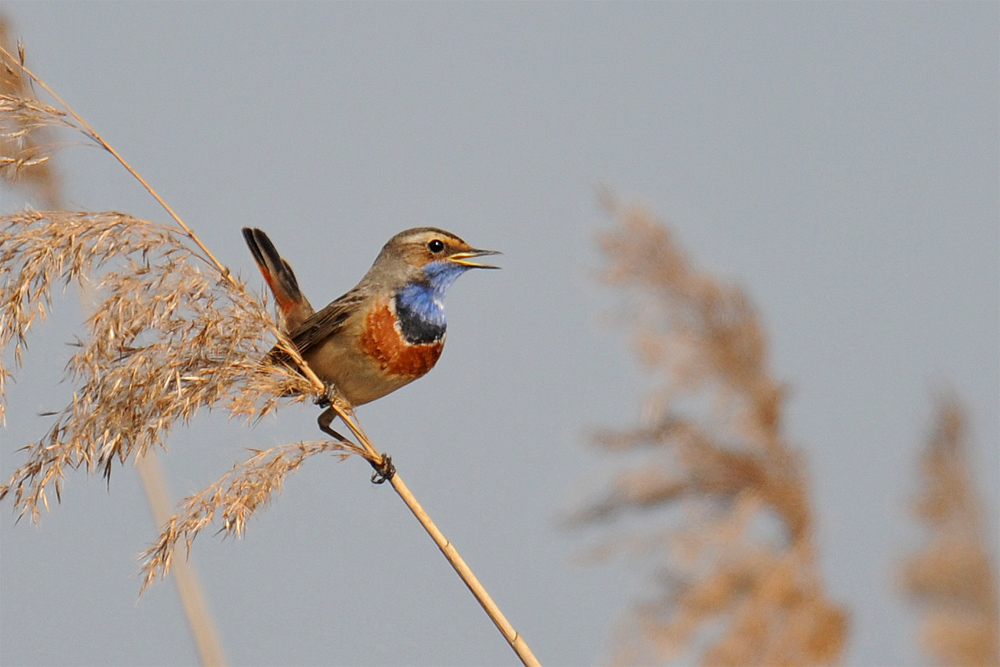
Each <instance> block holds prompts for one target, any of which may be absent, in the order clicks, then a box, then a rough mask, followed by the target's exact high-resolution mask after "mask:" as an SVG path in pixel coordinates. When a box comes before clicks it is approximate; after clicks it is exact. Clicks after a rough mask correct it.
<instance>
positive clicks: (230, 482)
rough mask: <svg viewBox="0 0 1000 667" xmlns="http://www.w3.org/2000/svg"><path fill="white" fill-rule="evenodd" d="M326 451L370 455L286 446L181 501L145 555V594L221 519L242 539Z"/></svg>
mask: <svg viewBox="0 0 1000 667" xmlns="http://www.w3.org/2000/svg"><path fill="white" fill-rule="evenodd" d="M324 452H329V453H339V456H340V458H341V459H344V458H347V457H348V456H350V455H351V454H357V455H359V456H362V457H364V456H365V452H364V450H363V449H362V448H361V447H359V446H357V445H355V444H353V443H351V442H349V441H346V440H344V441H340V442H337V441H333V440H319V441H315V442H297V443H294V444H288V445H281V446H279V447H273V448H271V449H267V450H264V451H257V452H256V453H255V455H254V456H252V457H250V458H249V459H247V460H246V461H243V462H242V463H238V464H237V465H235V466H233V469H232V470H230V471H229V472H228V473H226V474H225V475H223V476H222V477H221V478H219V479H218V480H216V481H215V482H214V483H213V484H212V485H211V486H209V487H208V488H207V489H205V490H204V491H201V492H200V493H196V494H194V495H191V496H188V497H187V498H185V499H184V500H182V501H181V502H180V511H179V513H178V514H177V515H175V516H174V517H172V518H171V519H170V520H169V521H168V522H167V524H166V525H165V526H163V528H162V532H161V533H160V537H159V538H158V539H157V541H156V543H155V544H154V545H153V546H152V547H150V548H149V549H148V550H147V551H146V552H145V553H144V554H143V566H142V570H143V574H144V576H143V583H142V591H144V590H145V589H146V587H147V586H148V585H149V584H151V583H152V582H153V581H154V580H155V579H156V577H157V575H159V576H160V577H163V576H166V574H167V572H168V571H169V569H170V563H171V560H172V558H173V553H174V549H175V548H176V546H177V543H178V542H180V541H183V542H184V544H185V546H186V547H187V551H188V553H190V551H191V542H192V541H193V540H194V538H195V536H196V535H197V534H198V533H199V532H200V531H201V530H202V529H203V528H205V527H206V526H207V525H208V524H210V523H211V522H212V521H213V520H214V519H215V515H216V514H219V515H221V517H222V528H220V532H225V533H226V534H227V535H234V536H239V535H242V534H243V530H244V529H245V528H246V522H247V519H248V518H249V517H250V515H252V514H253V513H254V511H256V510H257V509H258V508H260V507H263V506H264V505H266V504H267V503H269V502H270V501H271V498H272V496H273V495H274V494H275V493H277V492H278V491H280V490H281V484H282V482H283V481H284V478H285V477H286V476H287V475H289V474H290V473H292V472H294V471H295V470H297V469H298V467H299V466H300V465H302V463H303V461H305V460H306V459H307V458H309V457H310V456H314V455H316V454H321V453H324ZM142 591H140V595H141V594H142Z"/></svg>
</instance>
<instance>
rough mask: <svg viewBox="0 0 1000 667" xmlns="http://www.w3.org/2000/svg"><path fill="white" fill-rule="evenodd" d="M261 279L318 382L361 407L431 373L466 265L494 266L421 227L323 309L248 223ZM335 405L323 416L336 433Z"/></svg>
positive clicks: (392, 244)
mask: <svg viewBox="0 0 1000 667" xmlns="http://www.w3.org/2000/svg"><path fill="white" fill-rule="evenodd" d="M243 238H244V239H246V242H247V245H248V246H249V247H250V252H251V253H253V257H254V260H256V262H257V266H258V267H259V268H260V272H261V273H262V274H263V275H264V280H265V281H267V284H268V286H269V287H270V288H271V291H272V292H273V293H274V297H275V300H276V301H277V303H278V308H279V309H280V310H281V312H282V314H283V315H284V318H285V330H286V332H287V333H288V336H289V338H291V341H292V343H294V344H295V346H296V348H298V350H299V353H300V354H301V355H302V357H303V359H305V361H306V362H307V363H308V364H309V367H310V368H311V369H312V370H313V372H314V373H316V375H317V377H319V379H320V380H322V381H323V382H325V383H327V385H328V386H332V387H333V388H335V389H336V390H337V391H338V392H339V393H340V395H341V396H342V397H343V398H344V399H346V400H347V402H348V403H350V404H351V405H352V406H359V405H363V404H364V403H369V402H371V401H374V400H375V399H377V398H381V397H383V396H385V395H386V394H388V393H390V392H393V391H395V390H397V389H399V388H400V387H402V386H404V385H406V384H409V383H410V382H413V381H414V380H416V379H417V378H419V377H421V376H423V375H424V374H426V373H427V372H428V371H429V370H430V369H431V368H433V367H434V364H435V363H437V360H438V358H439V357H440V356H441V350H442V349H443V348H444V339H445V330H446V327H447V320H446V318H445V312H444V297H445V292H447V290H448V288H449V287H450V286H451V284H452V283H454V282H455V280H456V279H457V278H458V277H459V276H460V275H462V274H463V273H465V272H466V271H468V270H469V269H495V268H498V267H496V266H489V265H486V264H477V263H475V262H473V261H471V260H472V259H474V258H476V257H482V256H483V255H495V254H498V253H497V251H495V250H477V249H476V248H473V247H472V246H470V245H469V244H468V243H466V242H465V241H463V240H462V239H460V238H458V237H457V236H455V235H454V234H451V233H449V232H446V231H444V230H441V229H436V228H434V227H417V228H415V229H408V230H406V231H404V232H400V233H399V234H396V235H395V236H393V237H392V238H391V239H389V241H388V243H386V244H385V246H384V247H383V248H382V251H381V252H380V253H379V254H378V257H376V258H375V263H374V264H372V267H371V269H369V270H368V273H366V274H365V277H364V278H362V279H361V282H359V283H358V284H357V286H356V287H354V289H352V290H350V291H349V292H347V293H346V294H344V295H343V296H341V297H340V298H338V299H336V300H334V301H333V302H332V303H331V304H330V305H328V306H327V307H326V308H323V309H322V310H320V311H316V310H314V309H313V307H312V305H310V303H309V300H308V299H306V297H305V295H304V294H302V291H301V290H300V289H299V285H298V281H297V280H296V279H295V274H294V273H293V272H292V267H291V266H289V264H288V262H286V261H285V260H284V259H283V258H282V257H281V256H280V255H279V254H278V251H277V250H276V249H275V247H274V244H272V243H271V240H270V239H269V238H268V237H267V235H266V234H265V233H264V232H263V231H261V230H259V229H251V228H248V227H245V228H244V229H243ZM334 416H335V415H334V413H333V411H332V409H329V408H328V409H327V410H326V411H325V412H324V413H323V414H322V415H320V418H319V423H320V428H321V429H323V431H324V432H326V433H330V434H331V435H334V436H336V437H339V434H337V433H336V432H335V431H331V430H330V428H329V426H330V422H332V420H333V419H334Z"/></svg>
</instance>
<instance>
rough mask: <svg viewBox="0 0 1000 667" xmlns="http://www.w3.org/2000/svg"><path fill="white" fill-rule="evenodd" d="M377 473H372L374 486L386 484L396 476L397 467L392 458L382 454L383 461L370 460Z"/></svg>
mask: <svg viewBox="0 0 1000 667" xmlns="http://www.w3.org/2000/svg"><path fill="white" fill-rule="evenodd" d="M368 462H369V463H371V464H372V468H374V469H375V472H373V473H372V484H385V483H386V482H387V481H389V480H390V479H392V478H393V476H395V474H396V466H394V465H393V464H392V457H390V456H389V455H388V454H382V460H381V461H372V460H369V461H368Z"/></svg>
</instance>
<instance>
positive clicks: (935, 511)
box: [899, 397, 1000, 667]
mask: <svg viewBox="0 0 1000 667" xmlns="http://www.w3.org/2000/svg"><path fill="white" fill-rule="evenodd" d="M965 423H966V417H965V414H964V412H963V410H962V407H961V405H960V404H959V403H958V401H957V400H956V399H955V398H953V397H947V398H939V399H938V405H937V417H936V423H935V425H934V429H933V432H932V434H931V436H930V437H929V438H928V441H927V447H926V449H925V450H924V454H923V461H922V466H921V468H922V473H923V488H922V490H921V492H920V494H919V495H918V496H917V497H916V498H915V502H914V512H915V514H916V515H917V517H918V518H920V519H921V520H922V521H923V522H924V523H925V524H926V525H927V528H928V531H929V537H930V539H929V541H928V543H927V545H926V546H925V547H924V549H923V550H921V551H920V552H919V553H917V554H916V555H914V556H913V557H911V558H910V559H909V560H908V561H907V562H905V563H904V564H903V565H902V566H901V568H900V573H899V574H900V583H901V587H902V589H903V590H904V591H905V592H906V593H907V594H908V595H909V597H910V598H911V599H912V600H913V601H914V602H915V603H917V604H919V605H920V606H921V607H923V608H924V610H925V614H924V618H923V621H922V623H921V627H920V636H921V641H922V643H923V646H924V650H925V651H927V653H928V654H930V655H931V656H933V657H934V659H935V660H937V662H938V663H939V664H942V665H969V666H970V667H971V666H973V665H983V666H986V665H1000V616H998V606H1000V600H998V597H1000V594H998V591H997V573H996V568H995V565H994V563H993V562H992V560H991V558H990V549H989V548H988V547H987V537H986V531H985V525H986V524H985V523H984V520H985V518H986V517H985V516H984V512H983V505H982V503H981V501H980V499H979V498H978V497H977V495H976V492H975V489H974V484H973V480H972V475H971V474H970V471H969V461H968V452H967V446H966V435H965V430H966V429H965Z"/></svg>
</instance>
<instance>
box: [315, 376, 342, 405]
mask: <svg viewBox="0 0 1000 667" xmlns="http://www.w3.org/2000/svg"><path fill="white" fill-rule="evenodd" d="M336 397H337V388H336V387H335V386H333V383H332V382H324V383H323V393H321V394H319V395H318V396H316V405H318V406H319V407H321V408H326V407H329V406H330V405H332V404H333V402H334V400H336Z"/></svg>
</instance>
